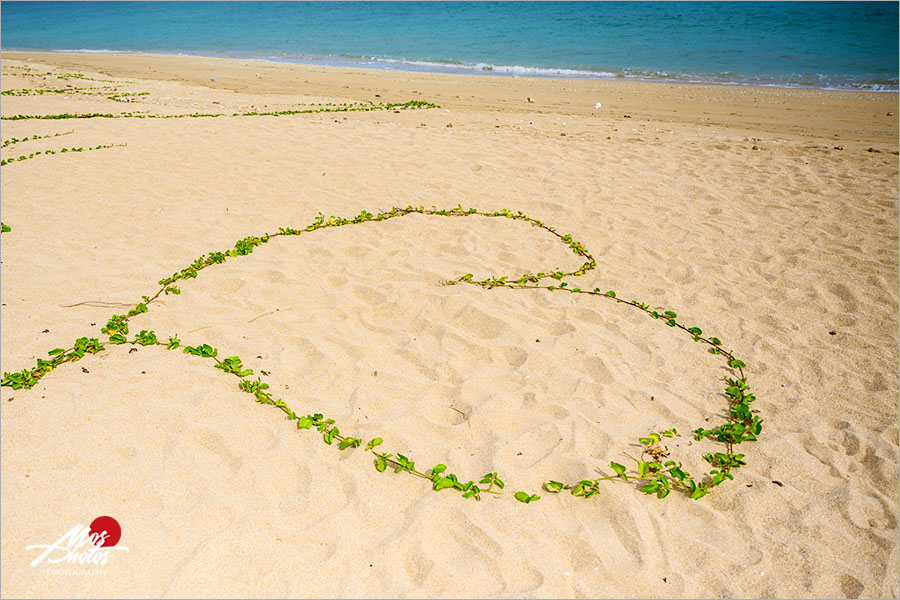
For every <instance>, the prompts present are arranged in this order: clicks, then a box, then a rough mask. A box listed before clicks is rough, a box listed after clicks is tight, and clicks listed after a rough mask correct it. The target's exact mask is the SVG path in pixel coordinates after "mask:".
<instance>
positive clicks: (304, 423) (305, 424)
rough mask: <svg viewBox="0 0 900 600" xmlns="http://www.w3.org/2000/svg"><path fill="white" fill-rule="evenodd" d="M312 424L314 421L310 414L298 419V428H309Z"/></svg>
mask: <svg viewBox="0 0 900 600" xmlns="http://www.w3.org/2000/svg"><path fill="white" fill-rule="evenodd" d="M312 425H313V421H312V419H311V418H310V417H309V416H306V417H300V418H299V419H297V429H309V428H310V427H312Z"/></svg>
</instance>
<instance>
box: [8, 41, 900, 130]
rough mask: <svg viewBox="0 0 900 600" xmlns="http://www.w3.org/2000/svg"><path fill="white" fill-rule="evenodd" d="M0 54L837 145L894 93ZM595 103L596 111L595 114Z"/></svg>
mask: <svg viewBox="0 0 900 600" xmlns="http://www.w3.org/2000/svg"><path fill="white" fill-rule="evenodd" d="M4 58H8V59H10V60H22V61H25V60H27V59H28V58H31V59H33V60H36V61H39V62H43V63H45V64H49V65H54V66H57V67H60V68H74V69H93V70H95V71H98V72H101V73H104V74H106V75H109V76H116V77H124V78H127V77H135V78H143V79H150V80H158V81H172V82H179V83H184V84H192V85H197V86H201V87H203V88H209V89H211V90H228V91H232V92H235V93H242V92H247V91H252V92H253V93H255V94H261V95H285V94H291V93H296V92H298V91H300V90H302V91H303V93H305V94H309V95H318V96H344V97H347V98H349V99H351V100H353V101H372V100H376V98H381V99H382V100H391V101H400V102H405V101H408V100H427V101H430V102H435V103H437V104H439V105H441V106H442V107H444V108H447V109H452V110H463V111H469V112H471V111H485V110H486V111H492V112H493V111H500V112H506V111H510V110H512V111H515V112H520V113H532V114H535V113H536V114H541V113H546V112H552V113H558V114H566V115H572V116H578V117H594V118H600V119H602V120H604V121H607V122H609V120H613V121H616V122H622V121H621V119H622V118H629V119H638V120H641V121H643V122H645V123H651V122H661V123H672V124H681V125H684V126H697V125H700V126H704V127H706V126H714V127H716V126H718V127H722V126H724V127H727V128H729V129H735V130H741V131H745V132H746V133H747V135H750V134H752V133H753V132H756V133H759V132H766V133H770V134H773V135H774V134H777V135H782V136H784V135H787V136H789V137H796V138H798V139H799V138H802V137H806V136H813V137H817V138H824V139H829V140H832V141H838V142H842V143H843V142H848V143H861V144H865V143H876V144H885V143H886V144H891V143H895V142H896V140H897V114H896V113H897V110H896V104H897V97H898V94H897V93H896V92H893V93H891V92H861V91H840V90H804V89H792V88H774V87H754V86H727V85H722V86H719V85H706V84H688V83H670V82H661V81H660V82H643V81H624V80H610V81H607V80H599V79H554V78H543V77H482V76H480V75H473V74H448V73H430V72H407V71H394V70H387V69H386V70H380V69H363V68H345V67H323V66H312V65H306V64H300V63H282V62H275V61H265V60H259V59H237V58H219V57H197V56H178V55H168V54H95V53H90V54H84V53H55V52H54V53H37V52H25V53H21V52H10V53H7V54H4ZM213 79H215V81H212V80H213ZM466 90H470V91H469V92H467V91H466ZM458 92H462V93H458ZM385 94H390V95H392V97H391V98H387V97H386V96H385ZM529 98H531V99H533V100H534V102H529V100H528V99H529ZM598 102H599V103H600V104H601V109H596V108H595V105H596V104H597V103H598ZM784 105H789V106H790V110H791V112H792V114H791V118H790V119H784V111H783V110H782V107H783V106H784ZM863 105H865V106H871V107H872V111H871V112H869V111H860V110H859V107H860V106H863ZM849 134H855V135H852V136H851V135H849ZM859 134H862V135H861V136H860V135H859Z"/></svg>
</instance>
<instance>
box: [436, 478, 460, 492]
mask: <svg viewBox="0 0 900 600" xmlns="http://www.w3.org/2000/svg"><path fill="white" fill-rule="evenodd" d="M455 483H456V482H455V481H453V480H452V479H450V478H449V477H441V478H440V479H438V480H437V481H435V482H434V491H436V492H439V491H441V490H444V489H447V488H449V487H453V485H454V484H455Z"/></svg>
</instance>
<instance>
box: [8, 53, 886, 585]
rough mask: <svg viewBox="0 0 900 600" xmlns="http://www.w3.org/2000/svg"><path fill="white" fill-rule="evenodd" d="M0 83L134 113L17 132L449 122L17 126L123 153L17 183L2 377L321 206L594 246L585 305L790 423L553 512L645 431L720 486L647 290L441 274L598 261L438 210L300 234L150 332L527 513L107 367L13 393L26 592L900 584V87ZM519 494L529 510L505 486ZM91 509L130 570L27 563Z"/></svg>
mask: <svg viewBox="0 0 900 600" xmlns="http://www.w3.org/2000/svg"><path fill="white" fill-rule="evenodd" d="M28 59H30V61H29V60H28ZM2 68H3V71H2V73H3V74H2V88H3V90H4V91H6V90H12V89H23V88H33V89H37V88H44V89H49V88H54V89H62V88H66V86H73V87H100V86H103V85H118V86H119V87H118V90H119V91H120V92H130V93H142V92H146V93H147V95H143V96H125V97H122V98H120V99H126V100H133V102H128V103H123V102H117V101H114V100H110V99H108V98H107V97H106V95H105V94H106V92H105V91H104V90H102V89H101V90H88V91H91V92H92V93H95V94H96V95H93V96H88V95H84V94H81V93H79V94H74V93H73V94H50V93H47V94H44V95H25V96H10V95H5V96H3V97H2V114H3V116H4V117H9V116H13V115H17V114H26V115H35V114H58V113H64V112H68V113H72V112H100V113H107V112H109V113H119V112H122V111H149V112H152V113H156V114H184V113H193V112H204V113H206V112H224V113H233V112H246V111H251V110H256V111H271V110H288V109H291V108H296V107H297V105H298V104H302V105H304V106H305V105H309V104H317V103H328V102H332V103H335V102H368V101H373V102H406V101H409V100H425V101H430V102H434V103H436V104H438V105H439V108H432V109H427V110H409V111H407V110H404V111H399V112H393V111H372V112H338V113H314V114H298V115H293V116H281V117H271V116H257V117H238V118H232V117H219V118H183V119H108V118H94V119H72V120H4V121H3V123H2V139H3V140H4V141H5V140H8V139H11V138H23V137H26V136H29V137H30V136H34V135H52V134H56V133H66V132H70V131H71V133H66V135H65V136H61V137H50V138H45V139H40V140H33V141H28V142H22V143H19V144H16V145H14V146H10V147H7V148H4V149H3V151H2V157H3V158H4V159H7V158H16V157H18V156H20V155H27V154H29V153H31V152H35V151H37V150H47V149H53V150H60V149H61V148H63V147H65V148H71V147H83V148H85V149H86V148H88V147H94V146H97V145H108V144H124V145H122V146H115V147H112V148H103V149H98V150H92V151H87V150H85V151H83V152H67V153H65V154H62V153H57V154H55V155H38V156H35V157H34V158H31V159H28V160H23V161H21V162H18V161H16V162H13V163H11V164H7V165H5V166H3V170H2V218H3V222H4V223H6V224H7V225H9V226H10V227H11V231H10V232H7V233H3V234H2V265H0V274H2V278H0V290H2V304H3V307H2V312H0V314H2V323H0V326H2V328H0V331H2V365H3V366H2V368H3V371H21V370H22V369H24V368H30V367H32V366H33V365H34V362H35V359H36V358H41V357H46V356H47V352H48V351H49V350H51V349H53V348H57V347H66V348H67V347H69V346H71V344H72V341H73V340H74V339H75V338H77V337H80V336H89V337H100V338H101V339H106V336H105V335H103V334H101V332H100V328H101V327H102V326H103V325H104V324H105V323H106V321H107V319H108V318H109V317H110V315H112V314H113V313H118V314H123V313H124V312H126V311H127V310H128V309H129V308H130V307H133V306H134V305H135V304H136V303H137V302H139V301H140V299H141V296H142V295H145V294H146V295H152V294H154V293H155V292H156V290H157V289H158V288H159V286H158V285H157V281H158V280H160V279H161V278H163V277H167V276H168V275H170V274H171V273H173V272H176V271H180V270H181V269H183V268H184V267H186V266H188V265H189V264H190V263H191V262H192V261H194V260H195V259H196V258H197V257H198V256H200V255H201V254H204V253H207V252H210V251H218V250H225V249H228V248H233V247H234V244H235V241H236V240H239V239H242V238H244V237H245V236H248V235H262V234H263V233H265V232H269V233H274V232H275V231H277V230H278V228H279V227H293V228H298V229H302V228H304V227H305V226H306V225H308V224H309V223H310V222H312V221H313V219H314V218H315V216H316V214H317V213H318V212H319V211H321V212H322V213H324V215H325V216H326V217H328V216H330V215H337V216H342V217H347V218H352V217H354V216H356V215H357V214H359V213H360V211H362V210H368V211H370V212H373V213H375V212H378V211H387V210H390V209H391V208H392V207H395V206H397V207H405V206H407V205H413V206H418V205H423V206H425V207H431V206H437V207H438V208H450V207H453V206H456V205H457V204H462V206H463V207H469V206H471V207H476V208H479V209H481V210H485V211H495V210H499V209H502V208H508V209H510V210H511V211H514V212H515V211H519V210H521V211H523V212H525V213H527V214H528V215H530V216H532V217H534V218H537V219H540V220H542V221H544V222H546V223H547V224H548V225H551V226H553V227H555V228H556V229H557V230H558V232H560V233H570V234H572V236H573V237H574V238H575V239H576V240H578V241H580V242H582V243H583V244H584V245H585V247H586V248H587V250H588V251H589V252H591V253H592V254H593V256H594V258H595V259H596V261H597V263H598V264H597V268H596V270H593V271H591V272H589V273H587V274H586V275H584V276H583V277H580V278H571V277H570V278H568V279H567V281H569V285H570V286H575V285H578V286H580V287H581V288H584V289H594V288H599V289H600V290H602V291H604V292H605V291H606V290H615V291H616V293H617V294H618V297H619V298H624V299H626V300H631V299H633V298H634V299H637V300H640V301H642V302H645V303H647V304H649V305H650V306H651V307H653V308H664V309H667V310H673V311H675V312H677V313H678V319H679V321H681V322H683V323H685V324H687V325H688V326H697V327H700V328H702V330H703V332H704V335H713V336H717V337H718V338H720V339H721V340H722V341H723V344H724V347H726V348H727V349H729V350H730V351H732V352H733V353H734V354H735V356H737V357H739V358H740V359H742V360H743V361H745V362H746V364H747V368H746V375H747V376H748V382H749V384H750V386H751V388H752V390H753V393H754V394H755V395H756V396H757V398H758V399H757V400H756V402H755V404H754V405H753V406H754V408H755V409H757V410H759V415H760V417H761V418H763V419H764V429H763V432H762V435H761V436H760V439H759V441H757V442H748V443H745V444H742V445H740V446H737V447H736V448H735V449H736V451H738V452H741V453H744V454H745V455H746V456H745V459H746V462H747V465H746V466H744V467H741V468H740V469H737V470H735V471H734V475H735V479H734V481H730V482H726V483H725V484H723V485H722V486H720V487H718V488H716V489H715V490H714V491H713V492H712V493H710V494H709V495H708V496H706V497H705V498H702V499H700V500H696V501H695V500H691V499H689V498H687V497H686V496H685V495H684V494H681V493H673V494H671V495H670V496H669V497H668V498H665V499H663V500H658V499H656V498H655V497H651V496H647V495H645V494H642V493H641V492H640V490H639V489H638V487H637V486H635V485H634V484H632V483H630V482H629V483H625V482H622V481H608V482H602V484H601V485H600V487H599V492H598V493H597V494H596V495H594V496H593V497H591V498H587V499H585V498H579V497H574V496H572V495H571V494H569V493H567V492H564V493H562V494H558V495H554V494H551V493H548V492H547V491H545V490H543V489H542V488H541V486H542V484H543V483H544V482H546V481H547V480H550V479H554V480H560V481H565V482H569V483H571V482H577V481H578V480H581V479H594V478H597V477H600V476H602V475H609V474H611V470H610V468H609V462H610V461H616V462H619V463H622V464H626V465H628V466H629V467H631V466H633V465H634V464H635V463H634V461H633V460H632V458H631V457H634V458H639V457H640V453H641V449H640V444H638V442H637V438H638V437H640V436H644V435H646V434H647V433H648V432H650V431H661V430H664V429H669V428H671V427H674V428H676V429H677V430H678V432H679V433H680V434H681V435H680V437H677V438H675V439H674V440H667V445H668V447H669V448H670V449H671V451H672V458H673V459H675V460H678V461H683V462H684V466H685V469H688V470H690V471H691V472H693V473H695V474H697V475H698V476H699V475H700V474H701V473H703V472H705V471H708V470H709V468H710V467H709V465H705V463H704V462H703V460H702V455H703V454H704V453H706V452H717V451H721V448H722V446H721V445H720V444H716V443H713V442H711V441H703V442H696V441H693V439H692V436H691V435H690V432H691V431H692V430H693V429H695V428H697V427H708V426H713V425H716V424H717V423H719V422H721V420H722V415H723V414H725V413H726V411H727V402H726V398H725V396H724V395H723V388H724V382H723V381H722V378H723V376H729V377H733V376H734V372H733V371H732V370H731V369H729V368H728V367H727V365H726V364H725V362H724V361H723V360H722V358H721V357H719V356H714V355H712V354H710V353H709V352H708V349H709V347H708V346H706V345H705V344H697V343H694V342H693V341H692V340H691V338H690V337H689V336H687V335H685V334H684V332H682V331H679V330H677V329H673V328H670V327H666V326H665V324H664V323H663V322H661V321H655V320H653V319H650V318H648V317H647V316H646V315H644V314H643V313H641V312H639V311H638V310H635V309H634V308H633V307H630V306H627V305H624V304H616V303H614V302H611V301H606V300H604V299H603V298H599V297H593V296H586V295H578V294H566V293H562V292H552V293H551V292H547V291H546V290H512V289H503V288H500V289H483V288H479V287H475V286H471V285H455V286H448V285H441V282H442V281H444V280H448V279H453V278H458V277H460V276H461V275H464V274H466V273H472V274H474V276H475V277H476V278H485V277H489V276H491V275H495V274H497V275H499V274H504V275H514V276H518V275H520V274H522V273H526V272H537V271H540V270H544V271H547V270H552V269H563V270H569V271H571V270H575V269H578V268H579V267H580V266H581V262H582V261H581V260H580V257H578V256H575V255H574V254H573V253H572V252H571V251H570V249H569V248H567V247H566V244H565V243H561V242H560V241H559V240H558V239H557V238H555V237H554V236H552V235H551V234H549V233H547V232H545V231H542V230H540V229H537V228H534V227H531V226H530V225H528V224H527V223H524V222H521V221H513V220H507V219H489V218H485V217H480V216H470V217H465V218H462V217H452V218H451V217H439V216H426V215H419V214H413V215H409V216H405V217H402V218H396V219H392V220H390V221H385V222H380V223H365V224H360V225H355V226H348V227H340V228H335V229H324V230H319V231H315V232H311V233H309V234H303V235H301V236H299V237H278V238H274V239H272V240H271V241H270V242H268V243H267V244H264V245H262V246H260V247H258V248H256V249H255V251H254V252H253V253H252V254H251V255H248V256H240V257H235V258H231V259H229V260H228V262H227V263H225V264H223V265H214V266H213V267H210V268H209V269H207V270H204V271H202V272H201V273H200V274H199V276H198V277H197V278H195V279H188V280H185V281H181V282H179V286H180V288H181V290H182V294H180V295H163V296H161V298H160V301H158V302H154V303H152V304H151V305H150V310H149V312H147V313H146V314H140V315H138V316H135V317H133V318H132V320H131V323H130V329H131V333H132V334H135V333H137V332H138V331H140V330H142V329H147V330H150V329H152V330H155V331H156V333H157V334H158V335H159V337H160V338H161V339H168V336H170V335H174V334H178V336H179V337H180V338H181V340H182V341H183V342H184V343H186V344H191V345H196V344H201V343H208V344H210V345H212V346H215V347H216V348H218V350H219V356H220V357H226V356H232V355H239V356H240V357H242V358H243V359H244V364H245V366H247V367H248V368H252V369H254V370H255V371H256V373H260V372H261V371H262V370H265V371H266V372H267V373H268V375H266V376H265V379H266V381H268V382H269V383H270V385H271V390H272V391H273V392H274V394H275V395H276V397H278V398H283V399H284V400H285V402H286V403H287V404H288V405H289V406H290V407H291V408H292V409H294V410H296V411H297V412H298V413H302V414H307V413H315V412H318V413H322V414H324V415H325V416H327V417H330V418H333V419H335V420H336V422H337V425H338V426H339V427H340V430H341V432H342V433H343V434H345V435H351V436H356V437H359V438H361V439H362V440H363V441H364V442H365V441H367V440H369V439H372V438H373V437H375V436H380V437H382V438H383V439H384V440H385V443H384V445H383V446H382V447H384V448H386V451H387V452H392V453H401V454H404V455H406V456H408V457H409V458H411V459H413V460H415V461H416V466H417V467H418V468H419V469H420V470H422V471H426V472H427V470H428V469H430V467H431V466H433V465H435V464H437V463H445V464H447V465H450V471H452V472H454V473H456V474H458V475H459V476H460V477H461V478H463V479H464V480H468V479H475V480H476V482H477V480H478V479H480V478H481V476H482V474H484V473H487V472H493V471H496V472H498V473H499V475H500V476H501V478H502V479H503V480H504V481H505V482H506V484H507V485H506V488H505V489H504V492H506V493H505V495H503V496H493V495H490V494H482V501H481V502H475V501H473V500H464V499H462V498H461V496H460V494H458V493H456V492H454V491H451V490H444V491H441V492H433V491H431V490H430V487H429V486H430V483H429V482H428V481H423V480H421V479H419V478H417V477H414V476H411V475H409V474H405V473H399V474H394V473H392V472H391V471H389V472H387V473H379V472H378V471H376V469H375V468H374V466H373V460H374V459H373V456H372V455H371V453H368V452H365V451H364V450H363V448H357V449H349V450H345V451H343V452H341V451H339V450H338V449H337V448H336V447H335V446H328V445H326V444H324V443H323V442H322V439H321V436H320V435H319V434H317V433H315V432H314V431H298V430H297V429H296V427H294V425H293V423H291V422H289V421H288V420H287V419H286V418H285V417H284V415H283V414H282V413H281V412H280V411H278V410H277V409H274V408H273V407H271V406H265V405H262V404H257V403H255V402H253V398H252V396H249V395H247V394H245V393H243V392H242V391H240V390H239V389H238V386H237V380H236V379H235V378H234V377H233V376H231V375H228V374H226V373H223V372H222V371H221V370H218V369H214V368H211V364H210V361H209V360H203V359H201V358H198V357H194V356H188V355H186V354H183V353H182V352H181V351H180V350H179V351H172V352H169V351H166V350H165V349H164V348H157V347H146V348H145V347H134V348H133V347H131V346H111V347H110V348H109V349H108V350H107V351H104V352H102V353H100V354H98V355H96V356H87V357H86V358H84V359H83V360H81V361H79V362H76V363H69V364H65V365H62V366H60V367H59V368H58V369H57V370H55V371H54V372H52V373H50V374H48V375H47V376H45V377H44V378H43V379H42V380H41V381H40V382H39V383H38V384H37V385H36V386H35V387H34V388H32V389H30V390H24V389H19V390H12V389H10V388H9V387H3V388H2V390H0V407H2V408H0V424H2V425H0V426H2V482H3V485H2V488H0V501H2V508H3V518H2V523H0V563H2V565H0V566H2V572H3V577H2V580H0V593H2V595H3V596H6V597H60V596H65V597H89V596H90V597H98V596H99V597H144V596H146V597H191V596H201V597H323V596H325V597H373V596H375V597H395V596H397V597H410V596H412V597H436V596H440V597H638V596H640V597H673V598H678V597H852V598H855V597H897V596H898V594H900V585H898V377H897V374H898V373H897V371H898V367H897V365H898V235H897V234H898V191H897V190H898V157H897V151H898V136H897V129H898V120H897V94H894V93H882V94H874V93H851V92H836V91H810V90H790V89H775V88H750V87H728V86H689V85H670V84H663V83H637V82H626V81H590V80H558V79H534V78H510V77H491V76H456V75H441V74H424V73H405V72H392V71H375V70H351V69H340V68H327V69H326V68H322V67H315V66H303V65H293V64H277V63H266V62H258V61H246V60H224V59H212V58H194V57H177V56H152V55H141V56H128V55H96V54H90V55H88V54H83V55H79V54H38V53H27V54H26V53H13V52H4V53H3V61H2ZM27 69H31V71H29V70H27ZM43 73H53V74H61V73H79V74H83V75H84V76H86V77H90V78H93V79H103V80H109V81H118V82H120V83H118V84H113V83H110V82H98V81H92V80H90V79H80V78H62V79H60V78H57V77H55V76H53V75H49V76H48V75H41V74H43ZM212 79H214V81H213V80H212ZM125 80H127V81H129V82H131V83H121V82H122V81H125ZM528 98H531V99H532V101H529V100H528ZM597 103H600V104H601V107H600V108H595V105H596V104H597ZM131 350H136V351H134V352H133V351H131ZM704 465H705V466H704ZM520 490H521V491H526V492H528V493H537V494H539V495H540V496H541V499H540V500H539V501H537V502H534V503H531V504H524V503H521V502H517V501H516V500H514V499H513V498H512V495H513V493H514V492H516V491H520ZM101 515H109V516H112V517H114V518H115V519H116V520H117V521H118V522H119V523H120V525H121V527H122V538H121V541H120V542H119V546H122V547H127V548H128V551H127V552H124V551H121V552H116V553H114V554H113V555H112V556H111V557H110V559H109V562H108V563H107V564H106V565H103V566H97V567H93V568H91V569H88V568H87V567H85V566H84V565H77V564H76V565H66V564H64V563H60V564H48V563H47V562H46V561H45V562H43V563H41V564H39V565H37V566H31V561H33V560H34V559H35V558H36V557H37V555H38V551H37V550H34V549H32V550H26V546H30V545H41V544H52V543H53V542H55V541H56V540H57V539H58V538H59V537H60V535H61V534H63V533H64V532H66V531H69V530H70V529H71V528H72V527H73V526H75V525H76V524H83V525H87V524H88V523H90V522H91V521H92V520H93V519H94V518H95V517H98V516H101Z"/></svg>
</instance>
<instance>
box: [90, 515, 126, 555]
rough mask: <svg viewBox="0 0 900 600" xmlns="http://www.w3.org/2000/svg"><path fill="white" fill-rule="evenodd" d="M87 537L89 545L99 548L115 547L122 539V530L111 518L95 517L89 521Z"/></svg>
mask: <svg viewBox="0 0 900 600" xmlns="http://www.w3.org/2000/svg"><path fill="white" fill-rule="evenodd" d="M89 537H90V540H91V543H93V544H94V545H95V546H97V547H99V548H102V547H103V546H115V545H116V544H118V543H119V539H121V537H122V528H121V527H119V522H118V521H116V520H115V519H113V518H112V517H97V518H96V519H94V520H93V521H91V532H90V534H89Z"/></svg>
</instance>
